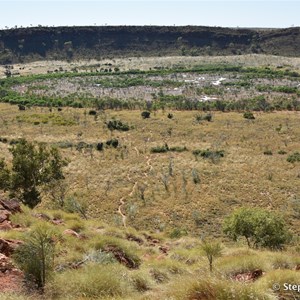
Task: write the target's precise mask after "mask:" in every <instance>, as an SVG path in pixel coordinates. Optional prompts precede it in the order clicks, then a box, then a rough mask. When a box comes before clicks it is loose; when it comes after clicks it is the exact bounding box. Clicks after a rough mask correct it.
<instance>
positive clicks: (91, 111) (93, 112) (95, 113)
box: [89, 110, 97, 116]
mask: <svg viewBox="0 0 300 300" xmlns="http://www.w3.org/2000/svg"><path fill="white" fill-rule="evenodd" d="M89 115H90V116H96V115H97V112H96V111H95V110H90V111H89Z"/></svg>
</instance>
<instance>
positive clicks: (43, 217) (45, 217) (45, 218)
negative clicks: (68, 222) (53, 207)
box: [33, 213, 51, 221]
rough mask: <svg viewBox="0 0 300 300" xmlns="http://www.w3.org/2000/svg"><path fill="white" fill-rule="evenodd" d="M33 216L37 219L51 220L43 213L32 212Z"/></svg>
mask: <svg viewBox="0 0 300 300" xmlns="http://www.w3.org/2000/svg"><path fill="white" fill-rule="evenodd" d="M33 216H34V217H36V218H38V219H41V220H45V221H50V220H51V218H50V217H49V216H48V215H46V214H43V213H37V214H33Z"/></svg>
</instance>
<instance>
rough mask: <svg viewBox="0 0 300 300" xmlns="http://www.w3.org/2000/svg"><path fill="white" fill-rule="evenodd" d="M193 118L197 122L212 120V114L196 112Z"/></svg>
mask: <svg viewBox="0 0 300 300" xmlns="http://www.w3.org/2000/svg"><path fill="white" fill-rule="evenodd" d="M195 120H196V122H197V123H199V122H201V121H207V122H211V121H212V114H211V113H208V114H205V115H202V114H197V115H195Z"/></svg>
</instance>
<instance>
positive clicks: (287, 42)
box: [0, 26, 300, 64]
mask: <svg viewBox="0 0 300 300" xmlns="http://www.w3.org/2000/svg"><path fill="white" fill-rule="evenodd" d="M248 53H262V54H272V55H282V56H300V29H299V28H298V27H295V28H286V29H244V28H222V27H202V26H181V27H177V26H99V27H96V26H89V27H75V26H74V27H30V28H11V29H6V30H1V31H0V64H9V63H17V62H28V61H34V60H42V59H50V60H51V59H52V60H53V59H68V60H74V59H90V58H96V59H100V58H105V57H110V58H111V57H122V56H123V57H124V56H165V55H182V56H184V55H192V56H197V55H236V54H248Z"/></svg>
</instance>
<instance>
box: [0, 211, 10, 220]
mask: <svg viewBox="0 0 300 300" xmlns="http://www.w3.org/2000/svg"><path fill="white" fill-rule="evenodd" d="M10 215H11V212H9V211H8V210H6V209H0V223H2V222H4V221H8V220H9V216H10Z"/></svg>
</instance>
